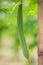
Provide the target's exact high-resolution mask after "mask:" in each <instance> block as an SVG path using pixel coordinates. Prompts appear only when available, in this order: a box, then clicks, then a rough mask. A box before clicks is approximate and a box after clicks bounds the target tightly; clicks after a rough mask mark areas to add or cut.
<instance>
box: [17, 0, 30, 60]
mask: <svg viewBox="0 0 43 65" xmlns="http://www.w3.org/2000/svg"><path fill="white" fill-rule="evenodd" d="M20 2H21V3H20V5H19V8H18V14H17V25H18V31H19V37H20V41H21V47H22V51H23V54H24V56H25V57H26V58H27V59H29V51H28V48H27V45H26V41H25V37H24V33H23V14H22V0H21V1H20Z"/></svg>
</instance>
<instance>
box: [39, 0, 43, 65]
mask: <svg viewBox="0 0 43 65" xmlns="http://www.w3.org/2000/svg"><path fill="white" fill-rule="evenodd" d="M38 5H39V7H38V26H39V28H38V40H39V41H38V43H39V44H38V65H43V0H39V4H38Z"/></svg>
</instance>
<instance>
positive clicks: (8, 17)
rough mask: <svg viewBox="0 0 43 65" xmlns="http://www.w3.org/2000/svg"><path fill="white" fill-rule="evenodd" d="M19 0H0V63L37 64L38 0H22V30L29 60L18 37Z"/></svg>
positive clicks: (1, 64)
mask: <svg viewBox="0 0 43 65" xmlns="http://www.w3.org/2000/svg"><path fill="white" fill-rule="evenodd" d="M19 2H20V0H0V65H17V64H18V65H38V61H37V59H38V57H37V43H38V16H37V14H38V0H23V31H24V35H25V40H26V43H27V46H28V48H29V52H30V53H29V61H27V60H26V58H25V57H24V55H23V52H22V48H21V44H20V42H19V37H18V27H17V12H18V7H19V4H18V3H19Z"/></svg>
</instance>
